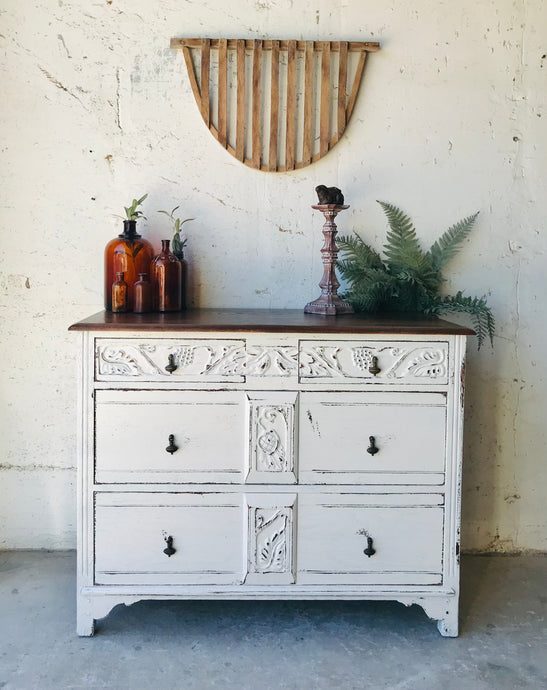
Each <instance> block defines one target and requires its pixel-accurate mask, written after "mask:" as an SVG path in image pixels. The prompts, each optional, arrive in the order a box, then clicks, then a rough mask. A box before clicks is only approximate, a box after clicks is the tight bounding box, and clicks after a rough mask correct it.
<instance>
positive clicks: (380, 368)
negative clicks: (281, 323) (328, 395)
mask: <svg viewBox="0 0 547 690" xmlns="http://www.w3.org/2000/svg"><path fill="white" fill-rule="evenodd" d="M299 376H300V380H301V381H315V380H316V381H332V382H336V381H341V380H343V381H344V383H345V384H348V383H354V384H361V385H362V384H363V383H364V382H365V381H366V382H367V383H370V384H376V385H394V386H401V385H403V386H404V385H416V384H422V385H439V384H445V383H447V382H448V343H447V342H443V341H437V342H415V341H403V340H401V341H392V340H386V341H357V340H351V341H348V340H336V341H334V340H325V341H320V340H319V341H318V340H301V341H300V344H299Z"/></svg>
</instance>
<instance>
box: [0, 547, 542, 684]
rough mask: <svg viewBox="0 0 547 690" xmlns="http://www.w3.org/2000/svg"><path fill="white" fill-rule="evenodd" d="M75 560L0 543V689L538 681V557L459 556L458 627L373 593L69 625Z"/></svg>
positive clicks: (188, 607) (128, 612) (120, 613)
mask: <svg viewBox="0 0 547 690" xmlns="http://www.w3.org/2000/svg"><path fill="white" fill-rule="evenodd" d="M74 580H75V555H74V553H66V552H54V553H48V552H25V551H14V552H3V553H2V552H0V688H6V689H8V688H10V689H11V688H17V689H26V688H32V689H33V690H34V689H36V690H48V689H49V688H56V689H57V688H119V689H122V688H123V689H125V688H128V689H131V690H139V689H140V688H150V689H151V690H163V689H164V688H165V689H168V688H169V689H177V688H184V689H187V688H188V689H194V688H195V689H197V690H205V689H206V688H221V689H223V690H224V689H230V688H239V689H240V690H241V689H244V690H246V689H249V690H251V689H252V690H262V689H266V690H269V689H270V688H271V689H277V688H294V689H302V688H310V689H313V690H322V689H323V688H325V689H327V688H328V689H329V690H331V689H334V690H351V689H353V688H373V689H374V690H376V689H380V688H393V689H398V690H403V689H404V690H412V689H414V688H416V689H418V688H419V689H420V690H429V689H437V688H443V690H444V689H447V690H450V689H454V690H461V689H462V688H471V689H472V690H481V689H482V688H488V689H491V688H492V689H495V690H503V689H505V688H508V689H509V688H511V689H513V688H541V689H545V688H547V626H546V619H545V613H546V605H547V558H546V557H544V556H525V557H513V558H511V557H503V556H492V557H477V556H475V557H470V556H468V557H466V558H464V560H463V566H462V588H463V595H462V601H461V635H460V637H459V638H458V639H446V638H442V637H440V635H439V634H438V632H437V629H436V626H435V624H434V623H433V622H431V621H429V620H428V619H427V618H426V616H425V614H424V613H423V611H422V609H420V608H418V607H416V606H413V607H411V608H405V607H404V606H402V605H401V604H396V603H390V602H387V603H383V602H382V603H379V602H293V603H290V602H163V601H158V602H140V603H138V604H135V605H133V606H130V607H124V606H120V607H117V608H116V609H114V611H112V612H111V614H110V615H109V616H108V617H107V618H105V619H104V620H103V621H101V623H100V624H99V626H98V630H97V634H96V636H95V637H93V638H79V637H77V636H76V634H75V632H74V629H75V618H74V617H75V605H74V599H75V583H74Z"/></svg>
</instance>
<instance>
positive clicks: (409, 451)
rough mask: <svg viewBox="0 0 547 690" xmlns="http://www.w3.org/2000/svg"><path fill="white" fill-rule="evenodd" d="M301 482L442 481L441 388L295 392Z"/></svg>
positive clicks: (443, 425) (443, 428)
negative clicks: (430, 390)
mask: <svg viewBox="0 0 547 690" xmlns="http://www.w3.org/2000/svg"><path fill="white" fill-rule="evenodd" d="M299 441H300V443H299V466H300V470H299V477H300V481H301V482H303V483H334V484H354V483H356V484H442V483H443V480H444V468H445V454H446V450H445V446H446V396H445V395H444V393H389V392H388V393H357V392H355V393H351V392H349V393H301V394H300V412H299Z"/></svg>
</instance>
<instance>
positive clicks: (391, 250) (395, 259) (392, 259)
mask: <svg viewBox="0 0 547 690" xmlns="http://www.w3.org/2000/svg"><path fill="white" fill-rule="evenodd" d="M378 203H379V204H380V206H381V207H382V208H383V209H384V213H385V214H386V217H387V221H388V224H389V227H390V232H388V233H387V242H386V244H385V245H384V253H385V255H386V257H387V260H388V264H389V266H390V267H392V268H394V269H397V268H398V267H401V266H403V267H410V266H418V265H421V264H422V261H423V256H424V254H423V252H422V250H421V248H420V244H419V242H418V238H417V237H416V229H415V228H414V225H413V224H412V221H411V220H410V218H409V217H408V216H407V215H405V214H404V213H403V212H402V211H401V210H400V209H398V208H397V207H396V206H393V205H392V204H387V203H385V202H384V201H379V202H378Z"/></svg>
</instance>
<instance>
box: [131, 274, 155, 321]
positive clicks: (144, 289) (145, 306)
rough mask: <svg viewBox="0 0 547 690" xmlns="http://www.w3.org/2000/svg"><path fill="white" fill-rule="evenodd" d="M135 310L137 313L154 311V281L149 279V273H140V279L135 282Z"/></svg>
mask: <svg viewBox="0 0 547 690" xmlns="http://www.w3.org/2000/svg"><path fill="white" fill-rule="evenodd" d="M133 311H134V312H135V314H144V313H146V312H148V311H152V283H151V282H150V281H149V280H148V273H139V279H138V280H137V282H136V283H135V301H134V304H133Z"/></svg>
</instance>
